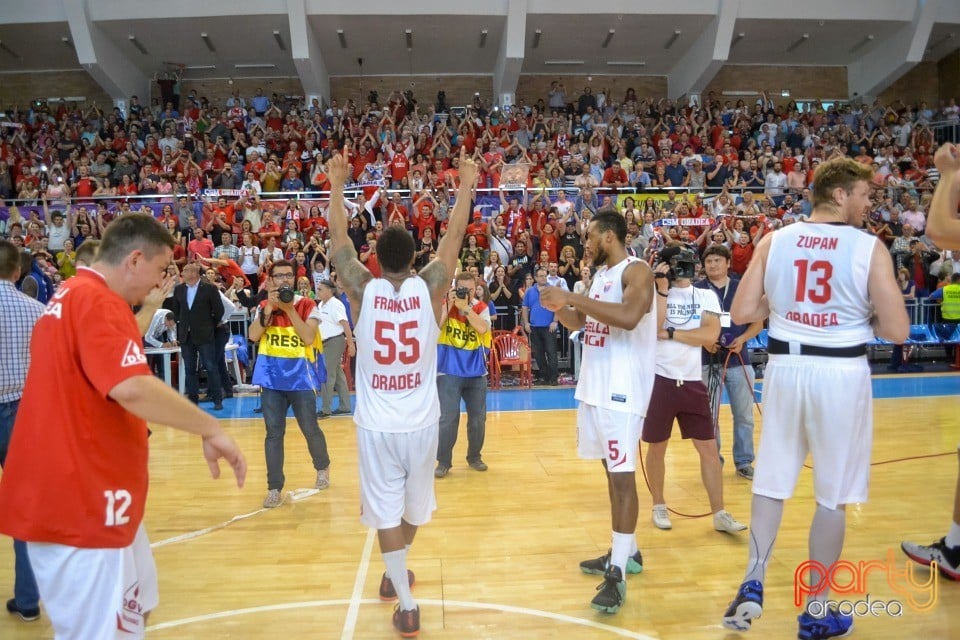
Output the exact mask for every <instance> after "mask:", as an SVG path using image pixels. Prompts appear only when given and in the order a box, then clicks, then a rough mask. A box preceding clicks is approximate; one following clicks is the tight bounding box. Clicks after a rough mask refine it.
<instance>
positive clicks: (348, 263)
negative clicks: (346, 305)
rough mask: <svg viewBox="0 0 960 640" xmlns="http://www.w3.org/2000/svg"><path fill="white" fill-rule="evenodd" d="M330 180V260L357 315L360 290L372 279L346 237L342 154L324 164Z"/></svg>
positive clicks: (347, 173)
mask: <svg viewBox="0 0 960 640" xmlns="http://www.w3.org/2000/svg"><path fill="white" fill-rule="evenodd" d="M327 177H328V178H329V179H330V206H329V208H328V209H327V215H328V217H329V220H328V221H327V222H328V224H329V225H330V258H331V262H332V263H333V266H334V267H336V269H337V279H338V281H339V283H340V286H341V287H343V289H344V291H346V292H347V297H348V298H349V299H350V304H351V307H352V309H353V313H355V314H356V313H359V312H360V304H361V303H362V302H363V289H364V287H366V286H367V283H368V282H370V280H371V279H372V278H373V276H372V275H370V272H369V271H367V268H366V267H364V266H363V264H361V263H360V260H358V259H357V250H356V248H355V247H354V246H353V241H352V240H350V236H349V235H347V211H346V207H345V205H344V200H343V187H344V185H345V184H346V183H347V180H348V179H349V177H350V165H349V164H348V163H347V160H346V158H344V156H343V154H342V153H337V154H335V155H334V156H333V157H332V158H330V161H329V162H328V163H327Z"/></svg>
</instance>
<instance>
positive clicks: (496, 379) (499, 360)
mask: <svg viewBox="0 0 960 640" xmlns="http://www.w3.org/2000/svg"><path fill="white" fill-rule="evenodd" d="M530 356H531V354H530V343H529V342H527V339H526V338H525V337H523V336H521V335H519V334H517V333H501V334H500V335H497V336H496V337H494V338H493V345H492V348H491V349H490V388H491V389H499V388H500V379H501V373H502V371H503V368H504V367H517V369H518V371H519V372H520V386H522V387H526V388H528V389H529V388H531V387H532V386H533V362H532V360H531V357H530Z"/></svg>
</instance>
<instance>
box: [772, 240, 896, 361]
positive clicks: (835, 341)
mask: <svg viewBox="0 0 960 640" xmlns="http://www.w3.org/2000/svg"><path fill="white" fill-rule="evenodd" d="M876 243H877V240H876V238H874V237H873V236H871V235H868V234H866V233H864V232H862V231H859V230H857V229H855V228H853V227H851V226H848V225H841V224H824V223H809V222H800V223H797V224H792V225H789V226H787V227H784V228H782V229H780V230H778V231H776V232H774V234H773V238H772V240H771V241H770V253H769V255H768V256H767V265H766V270H765V273H764V279H763V286H764V290H765V291H766V294H767V301H768V302H769V304H770V337H772V338H776V339H778V340H783V341H785V342H800V343H802V344H808V345H814V346H820V347H850V346H854V345H859V344H864V343H866V342H869V341H870V340H872V339H873V328H872V327H871V326H870V313H871V304H870V298H869V296H868V294H867V282H868V279H869V276H870V258H871V256H872V255H873V249H874V247H875V246H876Z"/></svg>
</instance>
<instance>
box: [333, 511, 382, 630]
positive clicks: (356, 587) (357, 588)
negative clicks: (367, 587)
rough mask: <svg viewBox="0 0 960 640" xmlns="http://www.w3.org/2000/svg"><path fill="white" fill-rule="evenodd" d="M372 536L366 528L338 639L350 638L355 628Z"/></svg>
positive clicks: (368, 566)
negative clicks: (351, 590)
mask: <svg viewBox="0 0 960 640" xmlns="http://www.w3.org/2000/svg"><path fill="white" fill-rule="evenodd" d="M374 536H375V530H374V529H367V540H366V542H365V543H364V545H363V554H362V555H361V556H360V566H359V567H357V578H356V580H354V582H353V594H351V596H350V607H349V608H348V609H347V619H346V620H345V621H344V623H343V633H341V634H340V640H352V639H353V632H354V631H356V629H357V620H358V619H359V617H360V604H361V603H362V602H363V585H364V584H365V583H366V581H367V569H369V568H370V556H371V554H372V553H373V538H374Z"/></svg>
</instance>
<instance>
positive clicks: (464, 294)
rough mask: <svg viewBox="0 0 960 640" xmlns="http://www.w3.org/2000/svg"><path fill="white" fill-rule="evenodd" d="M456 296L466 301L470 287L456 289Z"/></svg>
mask: <svg viewBox="0 0 960 640" xmlns="http://www.w3.org/2000/svg"><path fill="white" fill-rule="evenodd" d="M456 296H457V297H458V298H460V299H461V300H466V299H467V298H469V297H470V287H457V292H456Z"/></svg>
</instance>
